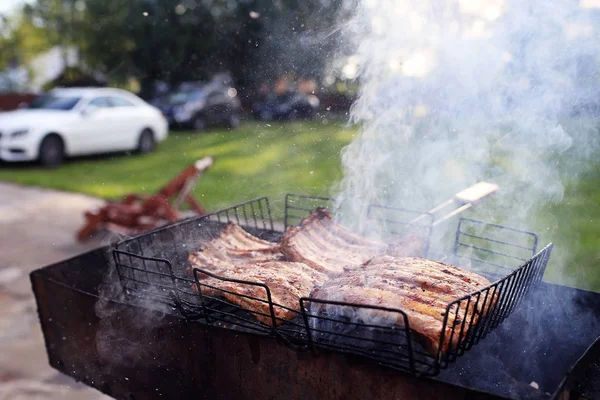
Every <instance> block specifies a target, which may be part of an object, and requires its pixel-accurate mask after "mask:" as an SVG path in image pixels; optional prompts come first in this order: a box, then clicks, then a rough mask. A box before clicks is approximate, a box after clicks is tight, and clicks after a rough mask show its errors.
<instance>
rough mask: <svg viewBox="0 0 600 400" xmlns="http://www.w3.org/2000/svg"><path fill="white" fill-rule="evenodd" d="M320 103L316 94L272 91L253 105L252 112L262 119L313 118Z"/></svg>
mask: <svg viewBox="0 0 600 400" xmlns="http://www.w3.org/2000/svg"><path fill="white" fill-rule="evenodd" d="M319 103H320V102H319V99H318V98H317V96H315V95H305V94H302V93H295V92H289V93H285V94H280V95H277V94H274V93H271V94H268V95H266V96H265V97H264V98H263V99H261V100H260V101H258V102H256V103H255V104H254V105H253V107H252V114H253V115H254V117H255V118H256V119H259V120H262V121H272V120H290V119H292V120H293V119H311V118H313V117H314V116H315V115H316V113H317V111H318V109H319Z"/></svg>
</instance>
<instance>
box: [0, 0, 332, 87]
mask: <svg viewBox="0 0 600 400" xmlns="http://www.w3.org/2000/svg"><path fill="white" fill-rule="evenodd" d="M338 8H339V2H337V1H333V2H331V1H322V0H309V1H302V2H288V1H285V2H284V1H270V0H269V1H267V0H205V1H182V0H160V1H158V0H111V1H106V0H36V1H34V2H31V3H28V4H27V5H25V6H24V8H23V13H22V14H23V22H22V24H25V25H23V27H22V28H20V29H22V30H23V33H24V35H21V36H22V37H23V39H27V40H29V41H32V43H29V44H28V45H27V46H25V47H27V48H31V49H34V48H36V47H37V48H39V47H40V46H34V45H33V44H34V43H33V42H35V41H36V40H39V39H43V40H44V45H43V46H42V47H43V48H44V49H45V48H47V47H51V46H55V45H63V46H65V45H75V46H76V47H78V48H79V49H81V54H82V56H83V59H84V64H85V65H86V66H87V67H90V68H92V69H94V70H96V71H100V72H103V73H104V74H105V75H106V76H107V78H108V79H109V80H110V81H111V82H115V83H117V84H119V85H123V84H125V83H127V82H128V81H129V80H130V79H131V78H135V79H136V80H138V81H139V82H140V83H141V88H142V95H143V96H151V95H152V89H153V84H154V82H155V81H157V80H161V81H165V82H168V83H171V84H177V83H180V82H183V81H192V80H202V79H206V78H207V77H209V76H210V75H212V74H214V73H216V72H221V71H224V70H226V71H230V72H231V73H232V74H233V76H234V77H235V79H236V84H237V86H238V87H239V89H241V91H240V92H241V93H242V94H243V93H244V92H251V91H252V89H254V88H256V87H257V86H258V84H259V83H261V82H264V81H265V80H266V81H274V80H276V79H278V78H279V77H280V76H282V75H284V74H291V75H294V76H299V77H309V78H319V77H320V76H321V74H322V73H323V72H324V66H325V64H326V63H328V60H329V58H328V57H329V56H330V55H332V54H333V50H334V48H335V45H336V43H337V41H336V35H335V34H333V33H335V32H336V31H335V21H336V18H337V17H336V16H337V10H338ZM32 30H33V31H35V32H34V33H35V35H33V37H32V38H30V35H28V34H25V33H26V32H28V33H32V32H31V31H32ZM40 33H41V34H40ZM7 43H10V44H11V45H12V46H13V47H14V48H15V49H17V50H18V51H19V52H27V51H28V50H25V48H24V47H23V46H24V44H23V43H22V42H20V41H18V40H15V39H14V38H12V37H11V38H10V39H9V40H8V41H7ZM1 57H2V56H0V58H1ZM26 59H27V57H20V60H21V61H23V60H26ZM0 62H1V61H0Z"/></svg>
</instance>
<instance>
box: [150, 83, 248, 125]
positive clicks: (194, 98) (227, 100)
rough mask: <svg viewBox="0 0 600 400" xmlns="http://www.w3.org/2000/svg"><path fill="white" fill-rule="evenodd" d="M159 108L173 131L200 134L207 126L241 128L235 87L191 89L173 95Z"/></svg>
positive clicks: (165, 99) (161, 102)
mask: <svg viewBox="0 0 600 400" xmlns="http://www.w3.org/2000/svg"><path fill="white" fill-rule="evenodd" d="M156 104H157V107H159V108H160V109H161V110H162V112H163V114H164V115H165V116H166V118H167V120H168V121H169V126H171V127H173V128H192V129H195V130H198V131H200V130H203V129H204V128H206V127H207V126H214V125H224V126H228V127H230V128H237V127H238V126H239V124H240V113H241V106H240V100H239V98H238V96H237V91H236V90H235V89H234V88H231V87H218V88H208V87H197V88H187V89H186V90H179V91H175V92H173V93H171V94H169V95H168V96H166V98H164V99H163V100H162V101H158V102H157V103H156Z"/></svg>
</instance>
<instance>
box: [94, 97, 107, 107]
mask: <svg viewBox="0 0 600 400" xmlns="http://www.w3.org/2000/svg"><path fill="white" fill-rule="evenodd" d="M90 106H94V107H98V108H107V107H110V106H111V105H110V101H109V100H108V97H96V98H95V99H92V100H91V101H90Z"/></svg>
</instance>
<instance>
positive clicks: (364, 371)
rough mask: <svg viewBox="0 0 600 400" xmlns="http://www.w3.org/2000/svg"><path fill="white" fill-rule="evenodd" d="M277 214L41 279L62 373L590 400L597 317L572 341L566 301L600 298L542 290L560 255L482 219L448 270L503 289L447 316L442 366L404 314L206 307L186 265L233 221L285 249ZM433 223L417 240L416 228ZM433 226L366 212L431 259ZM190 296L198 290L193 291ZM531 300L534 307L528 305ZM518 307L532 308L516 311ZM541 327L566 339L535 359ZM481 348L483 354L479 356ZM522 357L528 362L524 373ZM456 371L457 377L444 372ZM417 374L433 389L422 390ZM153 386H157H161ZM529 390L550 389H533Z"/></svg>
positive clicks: (126, 246) (465, 228) (216, 225)
mask: <svg viewBox="0 0 600 400" xmlns="http://www.w3.org/2000/svg"><path fill="white" fill-rule="evenodd" d="M328 202H329V199H326V198H314V197H306V196H294V195H288V196H287V197H286V203H285V205H286V207H285V215H286V217H285V225H286V226H288V225H293V224H295V223H297V222H298V221H299V219H300V218H302V217H303V216H305V215H306V213H307V212H309V211H310V210H312V209H314V207H315V206H316V205H324V204H327V203H328ZM329 205H330V204H329ZM270 210H271V209H270V203H269V201H268V199H266V198H260V199H255V200H252V201H250V202H246V203H242V204H240V205H237V206H234V207H231V208H228V209H225V210H222V211H219V212H216V213H214V214H211V215H209V216H205V217H201V218H194V219H190V220H186V221H182V222H179V223H176V224H173V225H170V226H167V227H164V228H160V229H157V230H155V231H152V232H149V233H146V234H143V235H141V236H138V237H135V238H132V239H129V240H125V241H123V242H121V243H119V244H118V245H117V246H116V248H115V249H109V248H104V249H100V250H98V251H95V252H91V253H88V254H86V255H83V256H81V257H77V258H74V259H72V260H68V261H65V262H64V263H61V264H58V265H55V266H50V267H47V268H45V269H43V270H39V271H36V272H34V273H32V282H33V285H34V291H35V293H36V298H37V300H38V306H39V310H40V320H41V323H42V328H43V330H44V334H45V338H46V343H47V347H48V351H49V357H50V362H51V364H52V365H53V366H54V367H56V368H58V369H60V370H61V371H63V372H65V373H67V374H70V375H72V376H75V377H76V378H78V379H81V380H83V381H84V382H86V383H87V384H89V385H92V386H94V387H97V388H99V389H100V390H102V391H103V392H105V393H108V394H111V395H113V396H115V397H118V398H151V397H157V396H158V394H159V393H160V394H162V395H165V394H167V395H169V396H180V397H181V396H191V395H195V396H196V395H198V394H201V395H204V396H206V397H209V398H268V397H273V398H316V397H330V398H362V397H380V398H394V396H400V397H402V396H405V397H406V398H409V397H421V398H434V397H440V396H441V395H442V394H443V395H444V396H447V397H449V398H464V397H465V396H466V395H472V396H475V397H474V398H477V396H480V397H481V398H488V397H489V398H495V397H494V396H499V397H498V398H548V397H549V395H548V394H547V393H552V392H556V393H557V394H556V395H558V393H565V392H568V391H570V390H571V388H572V387H574V386H577V385H579V386H577V387H582V386H581V383H580V382H579V381H578V380H577V377H578V376H579V375H580V374H583V372H582V373H579V372H577V371H579V370H582V368H579V369H577V368H574V369H573V370H572V371H571V375H570V377H569V379H566V380H565V381H564V382H562V383H561V380H562V379H563V378H565V376H566V373H567V370H568V368H569V367H571V366H572V365H573V364H574V363H575V361H576V360H577V358H578V357H579V356H581V354H582V353H583V351H584V350H585V348H586V347H588V346H589V345H590V343H591V342H592V341H593V340H594V339H595V337H596V336H597V334H598V332H597V331H594V330H593V329H592V330H591V331H586V332H583V331H582V329H578V326H577V324H578V323H579V324H580V325H581V326H584V321H588V320H589V319H586V318H581V316H579V315H574V316H573V317H574V319H573V320H570V321H569V324H570V327H569V328H568V329H567V327H566V326H565V323H564V320H561V315H557V313H556V310H560V309H561V307H560V300H559V299H560V297H561V296H569V298H572V297H577V298H580V299H583V300H582V301H583V302H584V303H585V304H586V305H590V310H592V311H591V313H592V314H593V315H592V316H591V317H592V318H593V316H594V315H595V318H598V316H599V311H598V310H600V296H599V295H596V294H593V293H588V292H584V291H578V290H575V289H570V288H565V287H560V286H554V285H549V284H545V283H543V284H540V285H533V284H534V283H536V282H538V281H539V280H540V279H541V276H542V275H543V271H544V268H545V266H546V263H547V261H548V258H549V255H550V251H551V246H546V247H545V248H544V249H542V250H541V251H539V252H538V251H537V247H538V240H537V236H536V235H535V234H533V233H530V232H524V231H520V230H515V229H510V228H507V227H503V226H500V225H495V224H489V223H485V222H481V221H475V220H471V219H461V220H460V221H459V223H458V227H457V230H456V234H455V236H454V242H453V243H452V248H453V251H452V252H451V256H450V260H451V261H452V262H453V263H456V264H458V265H462V266H465V267H467V268H470V269H473V270H476V271H477V272H478V273H480V274H483V275H486V276H488V277H489V278H492V281H495V282H494V283H493V284H492V285H490V286H489V287H487V288H485V289H483V290H480V291H478V292H476V293H473V294H471V295H469V296H465V298H462V299H458V300H456V301H454V302H452V303H450V304H448V306H447V308H446V318H445V321H444V324H450V325H449V326H451V334H452V335H454V334H456V335H458V337H459V340H458V341H457V342H456V345H454V346H450V348H449V349H448V351H446V352H442V351H440V352H438V354H437V355H431V354H428V353H427V352H425V351H424V350H423V349H421V348H419V343H418V341H416V340H414V338H413V337H412V334H411V331H410V325H409V321H408V320H407V318H406V315H404V320H405V323H404V326H402V327H395V328H394V327H390V326H384V325H374V324H366V323H361V322H358V321H355V320H353V319H348V318H345V317H344V313H339V315H328V314H324V313H322V312H319V311H315V309H316V310H318V309H319V307H316V308H315V307H313V306H312V305H314V303H316V302H317V300H315V299H311V298H303V299H301V300H300V303H301V304H300V307H299V311H297V314H298V315H297V317H296V318H294V319H293V320H292V321H287V322H285V323H282V324H271V325H270V326H269V325H265V324H261V323H259V322H258V321H257V320H256V319H255V318H254V317H253V316H252V315H251V314H250V313H248V312H247V311H246V310H244V309H243V308H242V307H239V306H236V305H233V304H231V303H227V302H225V301H223V300H222V299H220V298H213V297H209V296H204V295H203V294H202V289H201V288H202V283H201V281H200V280H199V279H198V277H197V274H196V277H195V279H194V278H193V277H192V276H191V275H190V273H189V271H187V268H188V265H187V254H188V253H189V252H190V251H193V250H195V249H196V247H199V246H201V243H202V242H203V241H206V240H210V238H213V237H215V236H216V235H218V233H219V231H220V229H221V228H222V227H223V225H224V224H225V223H227V222H229V221H235V222H237V223H238V224H240V225H241V226H243V227H244V228H245V229H246V230H248V231H249V232H250V233H252V234H254V235H256V236H258V237H261V238H263V239H266V240H271V241H278V240H279V239H280V237H281V234H282V233H281V232H279V231H278V230H277V229H275V228H274V225H275V224H273V221H272V218H271V211H270ZM421 214H422V215H423V216H424V217H423V218H419V220H420V221H421V222H420V223H419V225H418V226H417V227H415V226H412V225H411V224H410V223H407V222H406V221H413V220H414V219H415V216H419V215H421ZM421 214H418V213H417V212H415V211H410V210H399V209H390V208H386V207H379V206H373V207H372V208H371V209H370V211H369V215H370V216H371V217H372V218H373V221H375V222H377V223H380V224H386V225H387V230H388V231H389V232H393V234H397V235H403V234H405V233H406V232H407V231H410V232H415V231H416V232H418V234H419V235H420V237H421V238H422V240H423V241H424V243H425V244H426V245H425V246H424V247H423V251H424V252H425V254H423V255H425V256H431V255H432V254H440V253H441V252H439V251H438V249H436V248H435V247H436V246H433V245H437V243H435V242H433V241H432V242H431V243H430V238H431V234H432V230H431V226H432V223H433V218H432V217H431V216H428V215H427V214H426V213H424V214H423V213H421ZM423 221H425V222H423ZM432 244H433V245H432ZM201 272H202V273H204V274H210V272H209V271H201ZM213 275H214V274H213ZM217 278H219V279H225V278H223V277H217ZM241 283H242V284H248V285H257V283H254V282H241ZM193 285H198V286H199V287H200V290H199V291H198V292H196V291H194V290H193ZM258 285H259V286H261V287H263V289H264V290H265V294H266V296H265V299H266V300H265V301H267V302H268V304H269V308H270V310H271V313H270V317H271V318H272V319H273V321H274V322H275V315H274V313H273V308H274V307H277V306H279V305H277V304H274V303H272V301H271V299H270V296H269V292H270V290H269V288H268V287H267V286H266V285H262V284H258ZM530 291H532V292H533V294H531V295H528V292H530ZM50 293H52V297H53V298H54V300H53V301H50V299H49V298H48V297H49V295H50ZM99 298H100V299H102V300H101V301H100V300H99ZM491 298H495V299H496V301H495V302H494V303H493V306H491V309H490V311H489V312H488V313H487V315H485V316H484V318H483V319H482V320H481V321H479V322H478V323H477V324H475V323H474V322H473V321H472V320H471V321H456V315H458V314H459V313H458V310H460V309H465V307H466V308H468V307H469V304H472V303H473V302H474V303H476V304H481V305H483V306H485V305H486V304H492V303H488V302H489V301H490V300H489V299H491ZM541 299H543V300H541ZM521 301H523V303H525V304H524V305H522V306H518V305H519V303H520V302H521ZM329 303H330V305H332V303H333V302H329ZM335 305H336V306H337V307H339V308H342V309H343V308H344V307H352V308H354V309H356V308H360V307H363V308H365V309H367V308H377V307H364V306H359V305H351V304H345V303H336V304H335ZM63 307H64V308H63ZM531 307H535V309H536V310H539V312H536V314H535V318H534V319H535V320H531V319H532V316H531V315H528V312H527V311H528V310H529V309H531ZM365 311H368V310H365ZM387 311H389V312H391V313H398V314H400V315H402V314H403V312H402V310H387ZM553 311H554V312H553ZM513 312H514V315H513V316H512V317H511V318H509V319H507V317H508V316H509V315H510V314H511V313H513ZM580 314H582V315H583V314H584V312H583V311H580ZM575 317H580V318H575ZM587 317H588V318H589V317H590V316H589V315H588V316H587ZM506 319H507V320H506ZM504 320H506V322H504V324H502V325H500V324H501V323H502V322H503V321H504ZM542 324H544V325H543V326H552V327H553V328H556V329H554V330H551V329H549V331H548V333H547V334H546V335H543V336H541V337H540V339H539V343H537V344H536V345H535V346H532V348H531V349H529V348H528V346H527V343H523V341H522V340H521V338H520V334H521V333H523V334H526V332H527V331H528V330H530V331H536V330H538V329H539V327H540V326H542ZM496 328H497V329H496ZM596 328H597V326H596ZM486 336H487V337H488V338H487V339H486V340H482V339H484V338H486ZM478 343H479V345H478V346H477V347H478V350H477V351H472V352H468V351H467V350H470V349H471V348H472V347H473V346H474V345H475V344H478ZM536 346H537V347H536ZM549 349H551V351H549ZM522 354H527V357H525V358H526V359H525V360H523V356H522ZM515 356H516V357H515ZM588 358H589V357H588ZM372 361H375V362H376V363H379V364H382V365H383V366H384V367H385V368H384V367H377V366H376V364H375V363H372ZM450 363H454V364H455V365H453V368H448V366H449V364H450ZM581 363H583V364H586V363H587V364H589V361H586V360H583V361H581V360H580V364H581ZM525 364H531V365H533V366H534V367H533V368H527V367H524V365H525ZM587 364H586V365H587ZM499 365H500V366H501V367H499ZM390 367H391V368H390ZM491 369H495V370H494V371H492V370H491ZM583 370H585V371H587V369H585V368H583ZM573 371H575V372H573ZM585 373H586V374H588V375H589V372H585ZM121 374H125V375H121ZM332 374H333V375H332ZM414 375H417V376H429V378H411V376H414ZM332 376H334V377H337V378H332ZM434 376H435V377H434ZM573 376H574V377H573ZM155 377H161V379H159V380H160V382H158V381H157V380H156V379H155ZM524 377H527V378H525V379H523V378H524ZM324 379H325V380H327V381H328V382H329V384H333V383H332V380H333V379H335V380H337V379H339V380H341V382H343V384H342V383H336V384H335V385H333V386H331V387H327V384H325V383H322V382H323V380H324ZM164 380H168V381H170V382H171V384H166V383H165V382H162V381H164ZM532 381H536V382H538V383H539V385H540V388H541V389H542V390H536V389H534V388H533V387H531V386H530V385H529V382H532ZM573 382H579V383H577V384H575V383H573ZM219 385H223V386H219ZM561 385H562V386H561ZM152 388H155V389H156V390H154V391H152V390H151V389H152Z"/></svg>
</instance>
